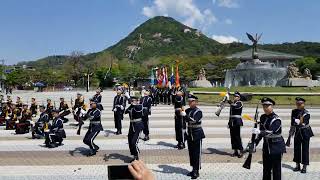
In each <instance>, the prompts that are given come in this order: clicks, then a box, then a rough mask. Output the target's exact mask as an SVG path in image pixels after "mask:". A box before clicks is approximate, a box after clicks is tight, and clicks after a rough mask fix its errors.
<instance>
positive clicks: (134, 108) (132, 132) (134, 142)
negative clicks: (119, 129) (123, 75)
mask: <svg viewBox="0 0 320 180" xmlns="http://www.w3.org/2000/svg"><path fill="white" fill-rule="evenodd" d="M125 113H126V114H129V117H130V126H129V133H128V144H129V149H130V153H131V155H133V160H132V161H134V160H139V153H140V151H139V148H138V142H139V135H140V133H141V131H142V130H143V122H142V117H143V116H144V115H145V114H148V112H147V110H146V109H144V108H143V106H142V104H139V102H138V98H137V97H131V105H130V106H129V107H128V108H127V109H126V111H125Z"/></svg>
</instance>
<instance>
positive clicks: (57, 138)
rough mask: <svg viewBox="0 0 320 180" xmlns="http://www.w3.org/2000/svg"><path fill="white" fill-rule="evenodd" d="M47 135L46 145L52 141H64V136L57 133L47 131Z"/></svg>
mask: <svg viewBox="0 0 320 180" xmlns="http://www.w3.org/2000/svg"><path fill="white" fill-rule="evenodd" d="M45 137H46V140H45V144H46V145H48V144H50V143H60V142H62V141H63V138H62V137H60V136H57V135H56V134H51V133H46V134H45Z"/></svg>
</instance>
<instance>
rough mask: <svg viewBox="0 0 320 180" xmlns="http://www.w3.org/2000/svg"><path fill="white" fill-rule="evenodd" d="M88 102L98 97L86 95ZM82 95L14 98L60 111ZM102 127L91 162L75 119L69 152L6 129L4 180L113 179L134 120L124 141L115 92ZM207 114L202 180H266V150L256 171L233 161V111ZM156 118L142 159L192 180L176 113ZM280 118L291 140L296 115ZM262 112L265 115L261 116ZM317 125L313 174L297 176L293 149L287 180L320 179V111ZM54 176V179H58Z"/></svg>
mask: <svg viewBox="0 0 320 180" xmlns="http://www.w3.org/2000/svg"><path fill="white" fill-rule="evenodd" d="M83 94H84V95H85V97H86V101H87V102H88V99H89V98H90V97H91V96H92V95H93V94H94V92H89V93H86V92H83ZM75 95H76V92H43V93H35V92H31V91H19V92H14V95H13V98H15V97H16V96H20V97H22V99H23V100H24V101H27V100H29V102H30V98H31V97H36V98H37V100H38V103H39V104H41V103H45V100H46V98H48V97H49V98H51V99H52V100H54V101H56V104H57V105H58V104H59V103H58V100H59V97H65V98H66V100H67V101H68V102H69V101H70V100H71V97H73V100H74V97H75ZM102 96H103V102H102V104H103V106H104V108H105V110H104V111H103V113H102V124H103V126H104V129H105V131H104V132H102V133H100V135H99V136H98V137H97V139H96V144H98V145H99V146H100V147H101V150H100V151H99V152H98V154H97V156H95V157H86V156H85V155H84V154H85V152H86V151H87V149H88V147H87V146H86V145H84V144H83V143H82V138H83V136H84V134H85V131H86V126H87V122H86V124H85V125H84V128H83V130H82V134H81V135H80V136H78V135H76V127H75V126H73V125H72V124H73V123H74V121H73V120H72V117H71V116H70V122H69V123H67V124H66V125H65V129H66V132H67V139H66V140H65V141H64V146H61V147H59V148H55V149H47V148H44V147H43V142H44V140H43V139H40V140H39V139H36V140H32V139H30V137H31V134H24V135H15V133H14V131H7V130H3V127H0V179H1V180H2V179H5V180H7V179H10V180H11V179H17V180H20V179H28V180H29V179H46V180H49V179H107V166H108V165H111V164H127V163H128V161H129V160H130V156H129V151H128V144H127V136H126V134H127V131H128V124H129V122H128V117H127V116H126V117H125V119H124V121H123V126H124V129H123V133H124V134H123V135H120V136H116V135H114V134H113V132H114V131H115V129H114V125H113V112H112V111H111V106H112V99H113V96H114V92H112V91H104V92H103V93H102ZM199 107H200V108H201V109H202V110H203V114H204V118H203V126H204V131H205V134H206V137H207V138H206V139H204V141H203V156H202V158H203V161H202V162H203V164H202V170H201V171H200V174H201V178H200V179H235V178H237V179H243V180H245V179H262V165H261V145H260V146H258V149H257V153H256V154H255V155H254V159H253V164H252V169H251V170H246V169H244V168H242V163H243V162H244V160H245V159H244V158H242V159H238V158H232V157H230V153H232V150H231V147H230V138H229V130H228V129H227V126H226V125H227V119H228V114H229V109H228V108H226V109H224V110H223V111H222V113H221V116H220V117H216V116H215V115H214V112H215V110H216V107H215V106H207V105H202V106H199ZM152 108H153V109H152V115H151V117H150V133H151V140H150V141H148V142H143V141H140V142H139V148H140V149H141V152H142V154H141V158H142V159H143V160H144V161H145V162H146V164H147V166H148V167H149V168H151V169H152V170H153V172H154V173H155V175H156V177H157V179H166V180H167V179H189V178H188V177H187V176H186V174H187V172H188V171H189V170H190V166H189V159H188V156H187V154H188V153H187V150H182V151H178V150H176V149H174V148H173V147H174V145H175V144H176V141H175V137H174V120H173V107H172V106H169V105H159V106H156V107H152ZM254 112H255V109H254V108H246V107H245V109H244V113H247V114H250V115H252V116H253V115H254ZM275 112H276V113H278V114H279V116H280V117H281V118H282V120H283V134H284V137H285V138H286V137H287V134H288V130H289V125H290V122H289V119H290V112H291V110H290V109H286V108H281V109H278V108H277V107H276V108H275ZM261 113H262V110H261V111H260V114H261ZM310 113H311V118H312V119H311V125H312V128H313V130H314V132H315V134H316V136H315V137H313V138H312V140H311V153H312V154H311V163H310V164H311V165H310V167H309V168H308V173H307V174H305V175H303V174H301V173H294V172H292V167H293V165H294V164H293V163H292V162H291V159H292V156H293V154H292V147H290V148H288V153H286V154H285V155H284V158H283V179H320V169H319V167H320V138H319V133H320V109H316V108H313V109H310ZM252 126H253V124H252V122H250V121H246V122H245V123H244V127H243V128H242V137H243V145H244V146H246V145H247V142H248V141H249V138H250V136H251V129H252ZM53 175H54V176H53Z"/></svg>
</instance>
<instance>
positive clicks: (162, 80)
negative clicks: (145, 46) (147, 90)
mask: <svg viewBox="0 0 320 180" xmlns="http://www.w3.org/2000/svg"><path fill="white" fill-rule="evenodd" d="M150 80H151V81H150V84H151V85H156V86H158V87H162V88H164V87H169V88H171V86H172V85H173V84H175V85H176V87H180V76H179V66H178V64H176V67H175V72H174V68H173V66H171V75H170V77H168V68H167V67H166V66H163V67H161V68H158V67H156V68H152V69H151V76H150Z"/></svg>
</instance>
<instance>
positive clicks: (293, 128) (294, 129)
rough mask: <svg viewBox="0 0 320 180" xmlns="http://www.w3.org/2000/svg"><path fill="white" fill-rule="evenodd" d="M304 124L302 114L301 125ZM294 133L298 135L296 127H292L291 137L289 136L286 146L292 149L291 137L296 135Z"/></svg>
mask: <svg viewBox="0 0 320 180" xmlns="http://www.w3.org/2000/svg"><path fill="white" fill-rule="evenodd" d="M302 112H303V111H302ZM302 123H303V115H302V114H300V124H302ZM294 133H296V127H295V126H290V130H289V136H288V139H287V141H286V146H287V147H290V145H291V137H292V136H293V135H294Z"/></svg>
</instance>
